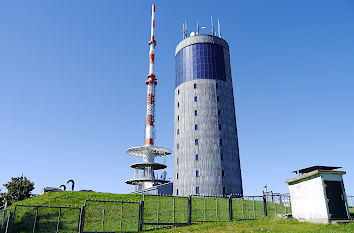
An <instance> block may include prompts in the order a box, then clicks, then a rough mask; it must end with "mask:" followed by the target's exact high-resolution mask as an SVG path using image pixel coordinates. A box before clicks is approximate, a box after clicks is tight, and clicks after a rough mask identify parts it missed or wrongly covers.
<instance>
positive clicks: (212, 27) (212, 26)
mask: <svg viewBox="0 0 354 233" xmlns="http://www.w3.org/2000/svg"><path fill="white" fill-rule="evenodd" d="M210 19H211V34H212V35H213V36H214V23H213V16H211V18H210Z"/></svg>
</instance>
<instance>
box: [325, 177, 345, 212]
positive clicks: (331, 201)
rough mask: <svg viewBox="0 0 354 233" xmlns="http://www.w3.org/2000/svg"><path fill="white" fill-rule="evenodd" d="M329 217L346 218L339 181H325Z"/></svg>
mask: <svg viewBox="0 0 354 233" xmlns="http://www.w3.org/2000/svg"><path fill="white" fill-rule="evenodd" d="M324 183H325V184H326V194H327V200H328V208H329V213H330V219H348V213H347V207H346V205H345V199H344V195H343V189H342V182H341V181H325V182H324Z"/></svg>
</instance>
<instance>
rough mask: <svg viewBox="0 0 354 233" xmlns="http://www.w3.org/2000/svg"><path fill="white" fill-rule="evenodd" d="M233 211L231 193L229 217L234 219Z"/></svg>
mask: <svg viewBox="0 0 354 233" xmlns="http://www.w3.org/2000/svg"><path fill="white" fill-rule="evenodd" d="M233 218H234V217H233V213H232V197H231V195H230V196H229V219H230V221H232V219H233Z"/></svg>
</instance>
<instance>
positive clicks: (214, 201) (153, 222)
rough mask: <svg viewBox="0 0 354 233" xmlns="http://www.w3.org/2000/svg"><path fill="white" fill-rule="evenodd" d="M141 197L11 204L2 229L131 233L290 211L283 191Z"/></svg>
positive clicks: (262, 216) (287, 197) (288, 202)
mask: <svg viewBox="0 0 354 233" xmlns="http://www.w3.org/2000/svg"><path fill="white" fill-rule="evenodd" d="M142 199H143V200H142V201H140V202H128V201H101V200H86V201H85V204H84V205H83V206H82V208H70V207H49V206H24V205H17V206H15V208H14V213H13V217H12V218H11V217H9V218H8V219H11V220H12V221H11V224H10V226H12V231H7V232H14V233H15V232H16V233H17V232H46V233H49V232H85V233H89V232H136V231H141V230H154V229H157V228H164V227H171V226H181V225H187V224H191V223H195V222H217V221H229V220H233V219H235V220H254V219H260V218H264V217H265V216H269V217H274V216H276V215H278V214H289V213H291V207H290V198H289V195H288V194H285V195H284V194H274V193H273V195H272V196H271V197H269V196H267V195H263V196H243V197H232V196H230V197H203V196H188V197H180V196H178V197H176V196H155V195H143V196H142ZM0 213H1V212H0ZM2 214H3V215H2V216H3V217H2V218H1V216H0V220H1V219H2V222H1V224H2V225H1V226H3V225H6V222H7V220H6V219H7V218H6V216H11V214H10V213H7V212H3V213H2ZM7 225H8V224H7ZM1 229H2V228H1ZM7 232H6V233H7ZM0 233H4V231H3V232H0Z"/></svg>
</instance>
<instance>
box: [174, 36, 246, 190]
mask: <svg viewBox="0 0 354 233" xmlns="http://www.w3.org/2000/svg"><path fill="white" fill-rule="evenodd" d="M175 62H176V63H175V65H176V85H175V115H174V185H173V193H174V195H179V196H187V195H204V196H226V195H235V196H242V195H243V188H242V178H241V168H240V156H239V146H238V135H237V126H236V116H235V104H234V91H233V85H232V77H231V66H230V54H229V45H228V43H227V42H226V41H225V40H223V39H222V38H221V37H220V33H219V36H215V35H214V32H212V35H200V34H199V30H198V32H197V34H195V33H193V32H192V33H191V34H190V36H189V37H187V36H186V33H185V36H184V39H183V40H182V41H181V42H180V43H179V44H178V45H177V47H176V51H175Z"/></svg>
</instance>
